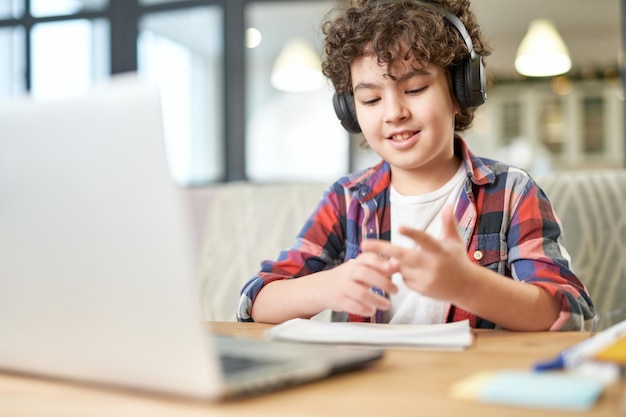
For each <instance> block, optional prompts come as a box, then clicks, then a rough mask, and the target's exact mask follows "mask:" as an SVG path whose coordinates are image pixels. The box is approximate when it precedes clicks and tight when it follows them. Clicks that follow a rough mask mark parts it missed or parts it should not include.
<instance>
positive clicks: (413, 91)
mask: <svg viewBox="0 0 626 417" xmlns="http://www.w3.org/2000/svg"><path fill="white" fill-rule="evenodd" d="M426 88H428V86H424V87H420V88H415V89H412V90H407V92H406V93H407V94H419V93H421V92H422V91H424V90H426Z"/></svg>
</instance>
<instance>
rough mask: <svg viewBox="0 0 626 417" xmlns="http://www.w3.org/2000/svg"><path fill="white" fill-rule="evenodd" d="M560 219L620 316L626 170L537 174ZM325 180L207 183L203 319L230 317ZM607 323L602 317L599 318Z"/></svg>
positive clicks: (606, 306) (593, 289)
mask: <svg viewBox="0 0 626 417" xmlns="http://www.w3.org/2000/svg"><path fill="white" fill-rule="evenodd" d="M537 182H538V183H539V185H540V186H541V187H542V188H543V189H544V191H545V192H546V194H547V195H548V197H549V198H550V201H552V203H553V205H554V207H555V210H556V212H557V214H558V215H559V217H560V219H561V222H562V224H563V229H564V233H565V245H566V247H567V248H568V251H569V253H570V255H571V257H572V262H573V266H574V270H575V272H576V273H577V274H578V276H579V277H580V279H581V280H582V281H583V282H584V284H585V285H586V286H587V288H588V289H589V292H590V294H591V297H592V299H593V301H594V303H595V305H596V308H597V311H598V312H599V313H600V314H601V318H602V319H604V318H606V317H608V315H609V314H610V312H615V311H617V310H620V309H623V310H622V311H621V312H620V314H622V315H619V314H618V315H615V317H613V321H614V320H615V319H617V318H619V319H622V320H623V319H626V170H612V171H608V170H607V171H584V172H580V171H576V172H562V173H553V174H548V175H545V176H543V177H539V178H537ZM328 186H329V184H321V183H306V184H305V183H285V184H271V185H268V184H255V183H247V182H237V183H228V184H223V185H218V186H215V187H213V188H212V189H210V190H209V193H208V194H209V197H208V207H207V215H206V222H205V229H204V232H203V236H204V237H203V247H202V253H201V258H200V259H201V260H200V284H201V287H202V297H203V300H202V303H203V306H204V307H203V310H204V311H203V313H204V317H205V319H207V320H218V321H224V320H225V321H231V320H235V313H236V311H235V309H236V306H237V300H238V296H239V291H240V289H241V287H242V286H243V284H244V283H245V282H246V281H247V280H248V279H249V278H250V277H252V276H253V275H254V274H255V273H256V272H258V270H259V268H260V263H261V261H263V260H266V259H276V257H277V256H278V254H279V252H280V251H281V250H283V249H286V248H288V247H289V246H291V244H292V243H293V241H294V238H295V236H296V235H297V233H298V232H299V231H300V228H301V227H302V226H303V225H304V222H305V220H306V219H307V218H308V216H309V215H310V214H311V213H312V212H313V210H314V209H315V207H316V205H317V203H318V202H319V200H320V198H321V197H322V195H323V193H324V191H325V190H326V189H327V188H328ZM605 322H606V321H605Z"/></svg>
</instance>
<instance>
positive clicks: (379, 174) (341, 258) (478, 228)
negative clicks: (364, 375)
mask: <svg viewBox="0 0 626 417" xmlns="http://www.w3.org/2000/svg"><path fill="white" fill-rule="evenodd" d="M455 154H456V155H458V156H459V157H461V158H462V160H463V165H464V167H465V170H466V171H467V181H466V183H465V186H464V189H463V191H462V192H461V195H460V196H459V200H458V203H457V206H456V209H455V216H456V219H457V221H458V224H459V231H460V232H461V235H462V237H463V239H464V240H465V242H466V244H467V253H468V257H469V259H470V260H471V261H472V262H474V263H478V264H480V265H482V266H484V267H486V268H489V269H491V270H493V271H495V272H497V273H498V274H500V275H502V276H503V277H508V278H511V279H515V280H518V281H521V282H525V283H528V284H532V285H537V286H539V287H541V288H543V289H544V290H546V291H547V292H548V293H549V294H550V295H551V296H552V297H554V298H555V299H556V300H557V301H558V302H559V305H560V306H561V312H560V315H559V318H558V319H557V321H556V322H554V323H553V325H552V326H551V328H550V330H582V329H583V328H584V324H585V322H586V321H587V320H591V319H592V318H593V317H594V315H595V311H594V307H593V304H592V302H591V299H590V298H589V295H588V293H587V290H586V289H585V287H584V285H583V284H582V283H581V282H580V280H579V279H578V278H577V277H576V275H575V274H574V273H573V272H572V267H571V261H570V258H569V255H568V253H567V251H566V250H565V248H564V246H563V234H562V230H561V225H560V222H559V220H558V219H557V216H556V214H555V212H554V210H553V208H552V205H551V204H550V202H549V201H548V198H547V197H546V195H545V194H544V192H543V191H542V190H541V188H539V187H538V185H537V184H536V183H535V182H534V181H533V180H532V179H531V178H530V177H529V175H528V174H527V173H526V172H524V171H523V170H520V169H518V168H515V167H511V166H509V165H506V164H503V163H500V162H497V161H492V160H488V159H484V158H478V157H476V156H475V155H473V154H472V153H471V152H470V150H469V149H468V148H467V145H466V144H465V142H464V141H463V140H462V139H461V138H456V139H455ZM390 183H391V171H390V167H389V164H387V163H386V162H381V163H380V164H378V165H376V166H375V167H372V168H369V169H366V170H363V171H360V172H357V173H354V174H351V175H348V176H346V177H343V178H341V179H339V180H338V181H337V182H336V183H334V184H333V185H332V186H331V187H330V189H329V190H328V191H327V192H326V193H325V194H324V197H323V198H322V200H321V201H320V203H319V204H318V206H317V208H316V209H315V211H314V212H313V214H312V215H311V217H310V218H309V219H308V221H307V222H306V224H305V225H304V227H303V228H302V230H301V231H300V233H299V234H298V236H297V240H296V242H295V244H294V245H293V246H292V247H291V248H290V249H289V250H286V251H282V252H281V253H280V256H279V258H278V260H277V261H275V262H273V261H264V262H262V263H261V271H260V272H259V273H258V274H257V275H256V276H254V277H252V278H251V279H250V280H249V281H248V282H247V283H246V285H245V286H244V287H243V289H242V291H241V296H240V300H239V306H238V314H237V318H238V320H240V321H252V318H251V316H250V312H251V310H252V303H253V302H254V299H255V297H256V295H257V294H258V293H259V291H260V290H261V288H263V286H264V285H266V284H267V283H269V282H272V281H274V280H279V279H289V278H298V277H301V276H305V275H309V274H312V273H315V272H319V271H322V270H324V269H329V268H332V267H334V266H336V265H338V264H340V263H342V262H346V261H348V260H349V259H353V258H356V257H357V255H359V253H360V252H361V241H362V240H363V239H384V240H390V238H391V227H390V226H391V220H390V217H391V216H390V210H389V207H390V203H389V186H390ZM347 319H348V320H349V321H369V320H370V318H369V317H360V316H354V315H348V317H347ZM464 319H469V320H470V323H471V326H472V327H476V328H494V327H497V326H496V324H494V323H491V322H489V321H487V320H485V319H482V318H480V317H477V316H476V315H474V314H472V313H470V312H467V311H463V310H462V309H460V308H457V307H455V306H451V307H450V309H449V311H448V314H447V321H458V320H464Z"/></svg>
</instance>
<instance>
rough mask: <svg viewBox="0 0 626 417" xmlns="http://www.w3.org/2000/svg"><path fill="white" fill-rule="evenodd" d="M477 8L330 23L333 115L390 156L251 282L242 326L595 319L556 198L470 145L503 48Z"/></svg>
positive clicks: (528, 324)
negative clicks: (490, 61) (324, 316)
mask: <svg viewBox="0 0 626 417" xmlns="http://www.w3.org/2000/svg"><path fill="white" fill-rule="evenodd" d="M469 6H470V4H469V0H456V1H455V0H437V1H435V0H431V1H428V2H427V1H417V0H398V1H367V0H361V1H352V2H351V4H347V5H346V6H345V7H343V8H338V9H336V12H337V15H336V16H335V18H334V19H331V20H329V21H327V22H326V23H325V24H324V34H325V45H324V48H325V53H326V57H325V61H324V63H323V71H324V74H325V75H326V76H327V77H328V78H329V79H330V80H331V81H332V82H333V85H334V87H335V90H336V95H335V97H334V105H335V110H336V112H337V114H338V116H339V118H340V119H341V121H342V124H343V125H344V127H346V128H347V129H348V130H350V131H352V132H358V131H362V133H363V136H364V138H365V140H366V141H367V143H368V145H369V146H370V147H371V148H372V149H373V150H374V151H375V152H376V153H377V154H378V155H379V156H380V157H381V158H382V162H381V163H380V164H378V165H376V166H374V167H372V168H370V169H367V170H364V171H361V172H357V173H355V174H352V175H349V176H346V177H344V178H341V179H339V180H338V181H337V182H336V183H335V184H334V185H333V186H332V187H331V188H330V189H329V190H328V191H327V192H326V194H325V195H324V197H323V199H322V201H321V202H320V203H319V205H318V207H317V209H316V210H315V212H314V213H313V214H312V216H311V217H310V219H309V220H308V221H307V223H306V224H305V226H304V228H303V229H302V231H301V232H300V234H299V235H298V238H297V242H296V243H295V244H294V245H293V246H292V248H291V249H289V250H288V251H284V252H282V253H281V255H280V257H279V259H278V260H277V261H276V262H269V261H266V262H264V263H263V264H262V269H261V271H260V272H259V274H258V275H256V276H255V277H253V278H252V279H251V280H250V281H249V282H248V283H247V284H246V285H245V286H244V288H243V290H242V293H241V298H240V302H239V309H238V319H239V320H242V321H252V320H254V321H262V322H271V323H278V322H282V321H285V320H288V319H291V318H295V317H303V318H310V317H312V316H313V315H315V314H317V313H319V312H321V311H323V310H325V309H331V310H333V311H334V312H344V313H346V314H345V315H347V319H348V320H350V321H375V322H388V323H442V322H446V321H456V320H463V319H469V320H470V324H471V326H472V327H480V328H495V327H498V328H505V329H509V330H526V331H538V330H583V329H585V324H586V322H588V321H590V320H591V319H592V318H593V317H594V315H595V313H594V308H593V305H592V302H591V300H590V298H589V296H588V294H587V291H586V289H585V287H584V286H583V284H582V283H581V282H580V281H579V280H578V278H577V277H576V276H575V275H574V273H573V272H572V270H571V263H570V259H569V255H568V254H567V252H566V250H565V248H564V247H563V242H562V241H563V237H562V231H561V229H560V224H559V222H558V220H557V218H556V215H555V213H554V211H553V209H552V207H551V205H550V203H549V201H548V199H547V197H546V196H545V194H544V193H543V191H542V190H541V189H540V188H539V187H538V186H537V185H536V184H535V183H534V182H533V180H532V179H531V178H530V177H529V176H528V174H527V173H526V172H523V171H522V170H520V169H517V168H515V167H511V166H508V165H506V164H503V163H500V162H497V161H492V160H487V159H483V158H479V157H477V156H474V155H473V154H472V153H471V152H470V150H469V149H468V147H467V145H466V144H465V142H464V141H463V139H462V138H461V137H460V136H458V135H457V134H458V132H462V131H464V130H466V129H467V128H468V127H469V126H470V125H471V122H472V119H473V116H474V111H475V107H477V106H479V105H480V104H482V102H483V101H484V99H485V90H486V88H485V81H484V80H485V76H484V68H483V63H482V57H483V56H487V55H488V54H489V53H490V50H489V47H488V46H487V44H486V42H485V41H484V39H483V37H482V35H481V33H480V28H479V26H478V24H477V22H476V17H475V16H474V14H473V13H472V12H471V11H470V9H469Z"/></svg>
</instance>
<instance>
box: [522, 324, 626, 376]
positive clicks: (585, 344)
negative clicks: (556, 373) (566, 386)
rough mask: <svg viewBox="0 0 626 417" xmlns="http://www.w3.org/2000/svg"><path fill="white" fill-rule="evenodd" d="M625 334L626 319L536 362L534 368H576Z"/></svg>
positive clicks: (545, 369)
mask: <svg viewBox="0 0 626 417" xmlns="http://www.w3.org/2000/svg"><path fill="white" fill-rule="evenodd" d="M624 334H626V320H624V321H621V322H619V323H617V324H615V325H613V326H611V327H609V328H608V329H606V330H603V331H601V332H599V333H596V334H595V335H593V336H591V337H590V338H589V339H586V340H583V341H582V342H580V343H577V344H575V345H573V346H571V347H569V348H567V349H565V350H563V351H562V352H561V353H559V354H558V355H557V356H556V357H554V358H552V359H548V360H546V361H541V362H538V363H536V364H535V365H534V366H533V369H534V370H535V371H550V370H556V369H571V368H575V367H576V366H578V365H579V364H580V363H581V362H582V361H584V360H585V359H587V358H589V357H591V356H593V355H594V354H596V353H598V352H599V351H600V350H602V349H603V348H605V347H606V346H608V345H610V344H611V343H613V342H614V341H615V340H617V339H618V338H619V337H620V336H622V335H624Z"/></svg>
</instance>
